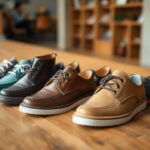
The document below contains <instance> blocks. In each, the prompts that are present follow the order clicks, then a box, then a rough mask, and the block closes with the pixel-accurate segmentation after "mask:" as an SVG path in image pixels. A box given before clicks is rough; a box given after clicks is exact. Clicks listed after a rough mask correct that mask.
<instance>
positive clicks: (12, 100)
mask: <svg viewBox="0 0 150 150" xmlns="http://www.w3.org/2000/svg"><path fill="white" fill-rule="evenodd" d="M23 99H24V98H17V97H4V96H1V95H0V103H2V104H5V105H19V104H20V103H21V102H22V101H23Z"/></svg>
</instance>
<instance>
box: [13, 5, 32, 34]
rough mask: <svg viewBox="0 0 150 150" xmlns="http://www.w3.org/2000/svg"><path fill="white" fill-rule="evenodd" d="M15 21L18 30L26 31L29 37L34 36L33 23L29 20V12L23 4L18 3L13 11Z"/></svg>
mask: <svg viewBox="0 0 150 150" xmlns="http://www.w3.org/2000/svg"><path fill="white" fill-rule="evenodd" d="M12 15H13V19H14V24H15V27H16V28H19V29H24V30H25V32H26V33H27V34H29V35H31V34H32V31H33V30H32V29H33V22H32V21H31V20H30V19H29V16H28V12H27V11H26V9H25V8H24V6H23V3H22V2H16V4H15V8H14V10H13V14H12Z"/></svg>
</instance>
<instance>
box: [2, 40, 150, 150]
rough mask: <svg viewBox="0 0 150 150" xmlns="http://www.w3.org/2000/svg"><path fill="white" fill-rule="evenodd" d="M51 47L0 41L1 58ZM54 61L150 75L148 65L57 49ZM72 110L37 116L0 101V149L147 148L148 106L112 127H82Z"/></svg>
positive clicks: (149, 130) (44, 51)
mask: <svg viewBox="0 0 150 150" xmlns="http://www.w3.org/2000/svg"><path fill="white" fill-rule="evenodd" d="M51 50H52V49H48V48H44V47H38V46H34V45H28V44H24V43H19V42H12V41H5V42H1V43H0V60H1V61H2V60H3V59H4V58H9V57H11V56H16V57H17V58H18V59H22V58H24V59H27V58H32V57H34V56H38V55H43V54H47V53H49V52H50V51H51ZM57 54H58V58H57V62H60V61H62V62H64V63H65V64H68V63H70V62H72V61H75V60H77V61H79V62H80V64H81V68H82V70H84V69H88V68H93V69H98V68H100V67H102V66H106V65H108V66H110V67H112V69H113V70H114V69H121V70H124V71H126V72H127V73H129V74H133V73H139V74H141V75H150V69H146V68H142V67H138V66H132V65H126V64H121V63H117V62H113V61H109V60H103V59H98V58H92V57H90V56H82V55H78V54H74V53H67V52H60V51H58V52H57ZM73 112H74V110H73V111H71V112H68V113H65V114H61V115H55V116H47V117H38V116H31V115H26V114H23V113H21V112H19V111H18V107H8V106H4V105H2V104H1V105H0V150H149V149H150V116H149V115H150V107H148V108H147V109H146V110H145V111H144V112H142V113H140V114H139V115H137V116H136V117H135V118H134V119H133V120H132V121H131V122H129V123H127V124H125V125H122V126H118V127H111V128H90V127H82V126H78V125H75V124H73V123H72V121H71V118H72V114H73Z"/></svg>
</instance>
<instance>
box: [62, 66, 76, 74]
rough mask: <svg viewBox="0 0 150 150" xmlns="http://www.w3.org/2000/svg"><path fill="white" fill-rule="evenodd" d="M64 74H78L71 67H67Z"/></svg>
mask: <svg viewBox="0 0 150 150" xmlns="http://www.w3.org/2000/svg"><path fill="white" fill-rule="evenodd" d="M64 72H67V73H70V72H71V73H76V72H75V70H74V69H73V68H72V67H71V66H67V67H66V68H65V69H64Z"/></svg>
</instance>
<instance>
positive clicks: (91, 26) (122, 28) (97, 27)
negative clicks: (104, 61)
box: [70, 0, 143, 59]
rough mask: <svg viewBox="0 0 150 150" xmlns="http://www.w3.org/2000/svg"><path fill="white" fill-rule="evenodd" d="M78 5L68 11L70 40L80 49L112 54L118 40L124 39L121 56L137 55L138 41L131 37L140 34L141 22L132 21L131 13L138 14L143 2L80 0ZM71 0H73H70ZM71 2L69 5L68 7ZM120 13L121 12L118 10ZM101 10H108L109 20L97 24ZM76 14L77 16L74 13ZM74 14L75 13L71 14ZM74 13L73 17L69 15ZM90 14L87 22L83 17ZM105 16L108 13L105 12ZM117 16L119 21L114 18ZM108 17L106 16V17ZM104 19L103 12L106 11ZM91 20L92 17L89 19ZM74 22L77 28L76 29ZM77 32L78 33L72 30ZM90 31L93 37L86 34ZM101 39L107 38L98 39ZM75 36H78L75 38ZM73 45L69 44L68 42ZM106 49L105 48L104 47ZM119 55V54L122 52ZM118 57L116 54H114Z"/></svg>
mask: <svg viewBox="0 0 150 150" xmlns="http://www.w3.org/2000/svg"><path fill="white" fill-rule="evenodd" d="M80 1H81V4H82V5H81V8H80V9H78V10H77V11H71V18H70V19H71V20H72V23H71V28H72V29H74V30H72V31H70V34H72V36H71V41H72V43H74V40H76V41H75V42H76V43H77V45H78V43H79V44H80V50H87V49H88V50H89V49H90V50H92V51H93V52H94V53H95V54H97V55H106V57H107V56H109V57H110V56H112V57H116V56H117V54H120V53H118V51H119V50H120V47H121V44H122V43H125V46H126V48H125V53H124V57H120V58H121V59H135V58H136V59H138V57H139V54H140V48H141V46H140V45H141V43H135V42H134V41H133V39H135V38H136V37H139V38H140V37H141V33H140V32H141V28H142V24H141V23H138V22H136V21H132V20H131V19H132V18H133V17H132V16H134V15H135V12H136V14H137V15H138V16H137V18H138V17H140V15H141V14H142V8H143V2H129V3H127V4H125V5H117V4H116V1H115V0H109V4H108V5H107V6H103V5H102V4H101V3H100V0H93V1H94V2H95V3H94V4H93V5H92V6H90V5H89V6H88V5H87V0H80ZM72 2H73V0H72ZM73 9H74V6H73V5H71V10H73ZM121 13H122V14H121ZM105 14H110V16H111V17H110V20H109V23H107V24H101V23H100V20H101V18H102V17H103V19H104V21H105ZM118 14H119V15H120V16H119V15H118ZM77 15H79V17H77ZM74 16H75V17H74ZM73 17H74V18H73ZM92 17H94V18H95V22H94V23H88V22H87V20H88V19H90V18H92ZM108 17H109V16H108ZM117 17H118V20H123V21H116V18H117ZM108 19H109V18H108ZM106 21H107V15H106ZM89 22H92V21H89ZM78 26H79V28H80V29H81V30H79V31H77V30H78ZM79 32H80V33H81V35H82V36H80V37H79V36H77V35H75V34H77V33H79ZM88 32H91V33H93V34H94V37H93V38H87V37H86V34H87V33H88ZM102 39H108V41H107V40H106V41H105V40H102ZM78 40H80V41H79V42H78ZM72 47H73V46H72ZM106 49H107V51H106ZM122 55H123V54H122ZM117 57H118V56H117Z"/></svg>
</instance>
